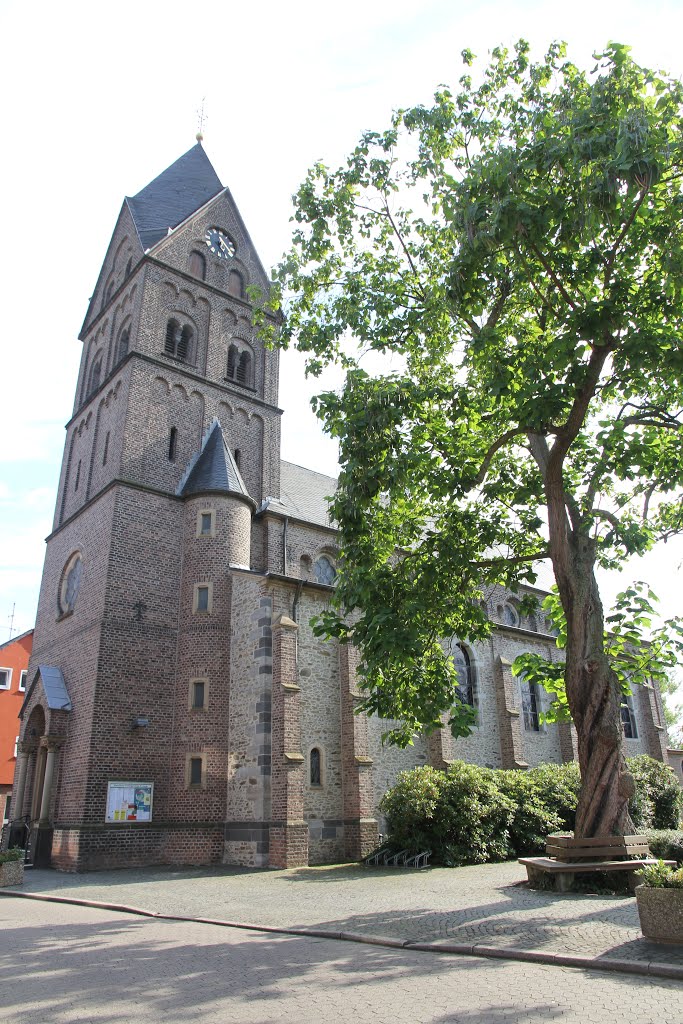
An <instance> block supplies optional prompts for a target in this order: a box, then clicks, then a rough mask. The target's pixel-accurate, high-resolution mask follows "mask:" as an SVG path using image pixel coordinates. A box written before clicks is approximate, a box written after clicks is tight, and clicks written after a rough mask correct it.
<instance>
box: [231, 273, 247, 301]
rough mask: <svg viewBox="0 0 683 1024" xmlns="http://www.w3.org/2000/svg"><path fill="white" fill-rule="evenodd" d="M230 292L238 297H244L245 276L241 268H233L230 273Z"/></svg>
mask: <svg viewBox="0 0 683 1024" xmlns="http://www.w3.org/2000/svg"><path fill="white" fill-rule="evenodd" d="M228 292H229V293H230V295H234V296H235V297H236V298H238V299H243V298H244V278H243V277H242V275H241V274H240V272H239V270H231V271H230V273H229V274H228Z"/></svg>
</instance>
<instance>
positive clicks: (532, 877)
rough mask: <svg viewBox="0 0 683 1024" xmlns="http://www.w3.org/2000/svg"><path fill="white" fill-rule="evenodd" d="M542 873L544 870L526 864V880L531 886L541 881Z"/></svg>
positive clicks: (543, 873)
mask: <svg viewBox="0 0 683 1024" xmlns="http://www.w3.org/2000/svg"><path fill="white" fill-rule="evenodd" d="M544 875H545V872H544V871H539V870H538V868H535V867H533V866H532V865H531V864H527V865H526V877H527V881H528V883H529V885H530V886H531V887H532V888H533V887H534V886H535V885H537V884H538V883H539V882H540V881H541V879H542V878H543V876H544Z"/></svg>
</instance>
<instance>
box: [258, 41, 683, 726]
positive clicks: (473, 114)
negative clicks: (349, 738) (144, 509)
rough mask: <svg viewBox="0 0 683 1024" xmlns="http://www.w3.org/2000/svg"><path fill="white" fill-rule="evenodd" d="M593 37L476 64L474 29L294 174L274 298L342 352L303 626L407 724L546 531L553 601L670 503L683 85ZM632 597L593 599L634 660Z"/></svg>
mask: <svg viewBox="0 0 683 1024" xmlns="http://www.w3.org/2000/svg"><path fill="white" fill-rule="evenodd" d="M596 59H597V61H598V65H597V67H596V69H595V71H594V73H593V74H586V73H584V72H583V71H580V70H579V69H578V68H577V67H576V66H575V65H574V64H572V63H571V62H569V61H568V60H567V59H566V54H565V47H564V46H563V45H562V44H553V45H552V46H550V47H549V49H548V52H547V54H546V55H545V56H544V57H543V58H541V59H540V60H534V59H532V56H531V54H530V51H529V47H528V44H526V43H525V42H524V41H522V40H520V42H519V43H518V44H517V45H516V47H515V49H514V51H513V52H509V51H507V50H506V49H504V48H497V49H495V50H494V51H493V52H492V54H491V58H490V61H489V64H488V66H485V67H483V68H482V69H481V72H480V73H477V74H475V73H472V74H470V71H469V69H470V67H472V66H473V63H474V60H475V59H474V56H473V54H472V53H471V51H464V53H463V61H464V64H465V67H466V71H465V74H464V75H463V76H462V78H461V79H460V82H459V84H458V88H457V90H451V89H450V88H448V87H447V86H440V87H439V89H438V90H437V92H436V94H435V96H434V100H433V103H432V104H431V105H428V106H423V105H421V106H416V107H413V108H409V109H406V110H399V111H397V112H396V113H395V114H394V116H393V119H392V121H391V124H390V125H389V126H388V128H387V129H386V130H385V131H383V132H374V131H369V132H365V133H364V134H363V135H362V136H361V138H360V140H359V143H358V145H357V146H356V148H355V149H354V150H353V152H352V153H351V154H350V155H349V157H348V160H347V161H346V163H345V164H344V165H343V166H342V167H340V168H338V169H336V170H331V169H329V168H328V167H326V166H324V165H323V164H317V165H316V166H315V167H313V168H312V169H311V170H310V171H309V173H308V175H307V178H306V180H305V181H304V183H303V184H302V186H301V188H300V189H299V191H298V193H297V195H296V197H295V213H294V222H295V233H294V238H293V243H292V248H291V251H290V252H289V253H288V255H287V256H286V257H285V259H284V260H283V262H282V263H281V265H280V267H279V268H278V269H277V270H276V286H277V287H276V288H275V290H274V291H273V297H272V298H271V305H270V307H269V311H270V312H271V313H272V312H273V311H274V310H276V309H277V308H279V303H280V302H282V303H283V305H284V310H285V314H286V319H285V323H284V328H283V333H282V344H283V345H287V344H289V343H290V342H294V343H295V344H296V345H297V347H298V348H299V349H300V350H301V351H303V352H304V353H306V355H307V358H308V371H309V372H310V373H313V374H319V373H320V372H321V370H322V369H323V368H324V367H325V366H327V365H328V364H330V363H334V364H337V365H339V366H340V367H341V368H342V369H343V371H344V373H345V378H344V383H343V385H342V386H341V387H340V390H339V391H337V392H326V393H324V394H322V395H320V396H319V397H318V399H317V400H316V404H315V407H316V411H317V413H318V415H319V417H320V419H321V420H322V422H323V423H324V425H325V427H326V429H327V430H328V431H329V432H330V433H331V434H332V435H333V436H335V437H336V438H338V440H339V443H340V452H341V462H342V466H343V470H342V473H341V477H340V481H339V490H338V493H337V495H336V496H335V499H334V502H333V507H332V514H333V517H334V518H335V520H336V521H337V523H338V524H339V527H340V530H341V544H342V556H343V565H344V568H343V571H342V573H341V575H340V582H339V586H338V588H337V591H336V596H335V599H334V603H333V607H332V609H331V610H330V611H329V612H328V613H326V614H325V616H323V617H322V618H321V619H320V620H319V622H318V626H317V628H318V629H319V630H320V631H322V632H324V633H326V634H328V635H333V636H337V637H339V638H341V639H346V640H348V641H349V642H352V643H354V644H356V645H357V646H358V647H359V648H360V650H361V652H362V656H363V660H362V664H361V674H362V685H363V686H364V691H365V693H366V699H365V704H364V708H365V709H366V710H368V711H376V712H378V713H381V714H382V715H383V717H390V718H396V719H400V720H402V721H403V722H404V723H405V727H404V728H402V729H401V730H399V735H396V736H395V737H393V738H394V739H396V740H397V741H398V742H401V743H405V742H408V741H409V739H410V736H411V735H412V734H413V733H414V732H415V731H417V730H419V729H420V728H426V729H427V730H430V729H433V728H436V727H437V726H438V725H439V723H440V722H441V721H442V719H446V720H449V721H450V723H451V728H452V729H453V730H454V731H455V732H456V733H457V734H460V733H461V732H462V731H463V730H464V729H466V728H467V725H468V722H467V712H466V710H463V709H462V707H461V706H460V705H459V702H458V691H457V678H456V676H455V673H454V670H453V666H452V664H449V660H448V658H447V656H446V655H445V654H444V651H443V649H442V646H441V644H442V641H443V638H447V637H450V636H454V635H457V636H459V637H460V638H461V639H462V640H463V641H469V642H472V641H474V640H477V639H482V638H483V637H485V636H486V635H487V632H488V630H489V625H488V622H487V620H486V616H485V615H484V614H483V612H482V609H481V607H480V605H479V603H478V602H479V600H480V598H481V595H482V593H483V590H484V589H485V588H486V587H488V586H493V585H502V586H508V587H517V586H518V585H519V584H521V583H523V582H525V581H533V579H534V570H533V564H534V559H535V558H538V557H539V556H544V555H545V554H546V553H547V551H548V548H549V549H550V551H551V554H552V558H553V562H554V565H555V568H556V570H557V571H558V578H559V580H560V582H561V585H562V587H563V588H564V593H563V602H564V603H565V606H566V607H569V606H570V605H571V594H570V590H571V587H570V585H569V582H568V579H569V575H571V573H574V574H577V573H578V574H579V575H581V574H583V578H584V582H585V579H587V578H589V577H590V576H591V574H592V571H593V565H594V563H595V561H597V562H598V563H599V564H602V565H606V566H614V565H616V564H618V563H619V561H620V560H621V559H622V558H623V557H624V556H625V555H626V554H630V553H633V552H640V551H644V550H646V549H647V548H648V547H649V546H651V545H652V544H653V543H655V541H656V540H657V539H659V538H661V537H666V536H668V535H669V534H670V533H671V532H674V531H676V530H679V529H681V527H682V526H683V513H682V512H681V506H680V502H679V501H678V500H677V499H678V495H679V494H680V488H681V486H683V458H681V455H682V452H681V439H682V437H683V434H682V433H681V429H682V428H681V422H682V420H683V302H682V301H681V298H682V296H683V233H682V230H681V223H682V218H681V213H682V212H683V211H682V206H683V197H682V193H681V185H680V182H681V180H683V119H682V116H681V109H682V104H683V88H682V87H681V84H680V83H678V82H675V81H673V80H672V79H670V78H668V77H666V76H663V75H661V74H656V73H654V72H652V71H649V70H647V69H643V68H640V67H639V66H638V65H637V64H635V62H634V61H633V60H632V58H631V57H630V54H629V49H628V47H626V46H624V45H623V44H618V43H610V44H609V45H608V46H607V47H606V48H605V49H604V52H602V53H600V54H599V55H598V57H597V58H596ZM273 322H274V321H272V320H268V317H267V316H266V315H265V314H264V315H262V323H263V324H264V329H267V328H268V325H269V324H272V323H273ZM368 355H370V356H371V358H370V359H369V360H368V358H367V357H368ZM386 356H390V357H391V358H392V361H391V369H390V368H389V367H388V366H387V365H386V364H385V363H384V362H383V361H382V360H383V359H384V357H386ZM369 366H372V367H375V371H373V372H371V371H370V369H368V367H369ZM377 367H379V369H377ZM579 553H580V555H579ZM570 570H571V572H570ZM572 586H573V587H574V589H576V590H578V591H580V590H581V586H580V585H579V583H578V582H577V580H576V579H575V580H574V582H573V583H572ZM629 600H632V601H635V600H636V599H635V597H632V598H629ZM638 607H639V606H638V605H636V604H631V605H629V610H628V611H627V610H626V608H622V609H621V611H620V610H619V609H617V614H622V612H623V615H624V616H625V617H623V618H622V619H618V620H613V621H612V622H610V623H608V626H609V629H608V633H609V635H610V636H611V637H612V638H613V639H612V640H610V641H609V644H611V645H612V646H611V647H610V648H609V650H610V657H611V658H614V660H615V663H619V664H621V663H622V662H623V663H625V662H626V660H628V659H630V661H631V667H630V669H629V671H630V673H631V674H630V676H629V678H630V679H632V680H633V679H634V678H635V677H636V676H637V675H638V673H639V672H640V673H641V674H643V675H644V674H645V672H646V666H645V662H642V664H640V665H638V664H636V665H634V664H633V662H634V656H633V655H632V653H630V652H631V651H632V648H633V641H632V636H633V635H635V633H633V629H635V630H636V631H642V627H643V621H642V616H641V619H640V620H638V616H637V614H636V613H637V611H638ZM634 616H635V617H634ZM632 627H633V628H632ZM569 628H570V629H571V628H573V626H572V624H571V623H570V627H569ZM601 628H602V625H601V624H600V626H599V628H598V633H599V632H600V631H601ZM615 637H621V638H622V639H621V640H620V641H619V642H620V643H622V646H621V648H620V649H619V650H617V649H616V648H615V646H614V645H615V644H616V643H617V640H616V639H614V638H615ZM653 643H654V648H656V647H657V641H656V640H655V641H653ZM654 648H653V647H652V646H651V647H650V648H648V650H650V651H651V650H653V649H654ZM663 650H664V648H662V651H663ZM662 657H663V658H664V661H666V658H667V657H668V655H662ZM657 658H659V655H657ZM657 658H655V660H654V661H651V665H652V664H655V662H656V661H657ZM651 665H650V667H651ZM524 671H525V672H526V674H527V675H528V676H530V677H533V678H539V679H540V677H541V675H542V674H543V671H545V670H544V669H543V667H542V665H541V664H540V663H539V662H535V661H534V660H533V659H527V660H526V662H525V663H524ZM552 671H553V673H554V674H552V675H550V676H548V675H547V673H546V685H547V686H549V687H551V688H553V687H554V689H552V692H553V693H555V695H556V699H557V708H558V714H566V710H567V705H566V697H563V695H562V694H563V691H562V679H561V678H560V674H561V670H559V669H558V668H557V667H555V668H554V669H553V670H552ZM624 671H625V670H624ZM634 673H635V675H634ZM655 675H656V673H655ZM563 702H564V703H563Z"/></svg>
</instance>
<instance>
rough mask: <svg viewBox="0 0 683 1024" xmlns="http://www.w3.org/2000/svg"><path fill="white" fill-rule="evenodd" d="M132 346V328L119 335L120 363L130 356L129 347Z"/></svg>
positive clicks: (127, 328)
mask: <svg viewBox="0 0 683 1024" xmlns="http://www.w3.org/2000/svg"><path fill="white" fill-rule="evenodd" d="M129 345H130V327H126V328H125V329H124V330H123V331H121V334H120V335H119V351H118V359H119V361H120V360H121V359H123V358H124V356H127V355H128V347H129Z"/></svg>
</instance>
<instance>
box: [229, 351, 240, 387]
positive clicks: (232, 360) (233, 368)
mask: <svg viewBox="0 0 683 1024" xmlns="http://www.w3.org/2000/svg"><path fill="white" fill-rule="evenodd" d="M238 357H239V353H238V351H237V345H231V346H230V348H229V349H228V380H234V379H235V377H236V376H237V360H238Z"/></svg>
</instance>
